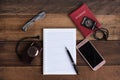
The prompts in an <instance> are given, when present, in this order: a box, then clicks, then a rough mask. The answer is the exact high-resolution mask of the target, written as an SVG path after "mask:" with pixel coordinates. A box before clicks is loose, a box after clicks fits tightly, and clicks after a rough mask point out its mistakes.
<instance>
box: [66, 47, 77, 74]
mask: <svg viewBox="0 0 120 80" xmlns="http://www.w3.org/2000/svg"><path fill="white" fill-rule="evenodd" d="M65 48H66V51H67V53H68V56H69V58H70V60H71V63H72V65H73V67H74V70H75V72H76V74H79V72H78V69H77V67H76V64H75V62H74V60H73V58H72V56H71V54H70V52H69V50H68V49H67V47H65Z"/></svg>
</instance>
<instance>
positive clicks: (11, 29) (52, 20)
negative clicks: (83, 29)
mask: <svg viewBox="0 0 120 80" xmlns="http://www.w3.org/2000/svg"><path fill="white" fill-rule="evenodd" d="M31 17H32V16H31V15H18V16H17V15H9V16H0V41H4V40H8V41H12V40H19V39H20V38H22V37H25V36H33V35H40V36H42V30H43V28H60V27H61V28H76V26H75V24H74V23H73V22H72V21H71V19H70V18H69V17H68V15H67V14H47V17H46V18H45V19H43V20H41V21H36V22H35V24H34V25H32V27H31V28H30V29H28V31H27V32H23V31H21V27H22V26H23V25H24V24H25V22H27V21H28V20H29V19H30V18H31ZM96 17H97V19H98V20H99V21H100V23H101V24H102V26H103V27H105V28H107V29H108V30H109V32H110V35H109V39H108V40H120V36H119V35H120V29H119V27H120V26H119V25H120V23H119V22H120V15H96ZM8 34H9V35H8ZM16 34H17V35H16ZM3 35H4V36H3ZM41 39H42V37H41ZM79 39H83V36H82V35H81V33H80V32H79V31H77V40H79ZM89 39H91V40H93V39H94V38H93V37H89Z"/></svg>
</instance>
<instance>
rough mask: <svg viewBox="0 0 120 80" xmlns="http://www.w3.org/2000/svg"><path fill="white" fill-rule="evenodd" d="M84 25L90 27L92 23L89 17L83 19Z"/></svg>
mask: <svg viewBox="0 0 120 80" xmlns="http://www.w3.org/2000/svg"><path fill="white" fill-rule="evenodd" d="M85 25H86V26H87V27H91V26H92V25H93V23H92V21H91V20H90V19H87V20H86V21H85Z"/></svg>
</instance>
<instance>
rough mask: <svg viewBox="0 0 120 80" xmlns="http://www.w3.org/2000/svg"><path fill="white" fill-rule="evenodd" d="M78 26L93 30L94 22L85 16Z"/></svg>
mask: <svg viewBox="0 0 120 80" xmlns="http://www.w3.org/2000/svg"><path fill="white" fill-rule="evenodd" d="M80 24H81V25H82V26H85V27H86V28H88V29H91V30H94V29H95V27H96V22H95V21H94V20H92V19H90V18H88V17H86V16H85V17H84V18H83V20H82V22H80Z"/></svg>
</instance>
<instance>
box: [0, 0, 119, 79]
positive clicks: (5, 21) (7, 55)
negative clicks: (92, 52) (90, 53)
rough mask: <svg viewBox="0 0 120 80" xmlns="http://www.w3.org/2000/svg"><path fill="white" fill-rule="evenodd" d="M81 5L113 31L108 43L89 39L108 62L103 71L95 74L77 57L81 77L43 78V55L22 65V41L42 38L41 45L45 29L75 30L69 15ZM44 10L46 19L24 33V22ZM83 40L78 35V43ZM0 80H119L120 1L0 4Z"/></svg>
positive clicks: (12, 0) (4, 0) (6, 0)
mask: <svg viewBox="0 0 120 80" xmlns="http://www.w3.org/2000/svg"><path fill="white" fill-rule="evenodd" d="M82 2H85V3H86V4H87V5H88V6H89V8H90V9H91V10H92V12H93V13H94V14H95V16H96V17H97V19H98V20H99V21H100V23H101V24H102V26H103V27H105V28H107V29H108V30H109V31H110V35H109V39H108V41H96V40H94V38H93V37H92V36H90V37H89V39H90V40H92V42H93V44H95V46H96V47H97V49H98V50H99V51H100V52H101V54H102V55H103V57H104V58H105V59H106V61H107V63H106V64H105V65H104V66H103V67H102V68H100V69H99V70H98V71H96V72H94V71H92V70H91V69H90V68H89V67H88V65H87V64H86V63H85V61H84V60H83V59H82V58H81V56H79V55H78V54H77V65H78V66H77V67H78V68H79V71H80V75H76V76H65V75H63V76H55V75H54V76H43V75H42V53H40V54H39V56H37V58H35V60H34V61H33V62H32V64H31V65H28V64H23V63H21V62H20V61H19V59H18V58H17V56H16V53H15V45H16V42H17V41H18V40H19V39H21V38H23V37H27V36H35V35H40V36H41V43H42V35H43V33H42V30H43V28H56V27H61V28H73V27H74V28H75V25H74V24H73V23H72V21H71V20H70V18H69V17H68V13H69V12H70V11H71V10H73V9H74V8H76V7H78V6H79V4H81V3H82ZM41 10H45V11H46V12H47V17H46V18H45V19H43V20H39V21H36V22H35V24H34V26H33V27H31V28H30V29H28V31H27V32H23V31H21V27H22V26H23V25H24V24H25V22H27V21H28V20H29V19H31V18H32V17H33V16H34V15H36V14H37V13H38V12H39V11H41ZM82 39H83V37H82V35H81V33H80V32H79V31H77V40H78V41H79V40H82ZM27 43H28V42H26V41H24V42H22V44H27ZM0 80H120V0H92V1H91V0H0Z"/></svg>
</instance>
